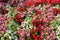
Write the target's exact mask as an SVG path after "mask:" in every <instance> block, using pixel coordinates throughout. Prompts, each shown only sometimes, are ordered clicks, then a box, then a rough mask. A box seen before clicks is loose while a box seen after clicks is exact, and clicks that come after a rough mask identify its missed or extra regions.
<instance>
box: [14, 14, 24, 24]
mask: <svg viewBox="0 0 60 40" xmlns="http://www.w3.org/2000/svg"><path fill="white" fill-rule="evenodd" d="M15 21H16V22H18V23H21V22H23V21H24V20H23V18H22V17H21V15H20V13H18V14H17V17H16V18H15Z"/></svg>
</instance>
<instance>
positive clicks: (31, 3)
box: [25, 0, 34, 7]
mask: <svg viewBox="0 0 60 40" xmlns="http://www.w3.org/2000/svg"><path fill="white" fill-rule="evenodd" d="M25 4H26V5H27V6H28V7H30V6H32V5H33V4H34V2H33V1H32V0H30V1H26V2H25Z"/></svg>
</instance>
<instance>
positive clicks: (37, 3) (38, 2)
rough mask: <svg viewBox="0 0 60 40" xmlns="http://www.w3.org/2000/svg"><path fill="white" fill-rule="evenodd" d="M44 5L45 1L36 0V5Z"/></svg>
mask: <svg viewBox="0 0 60 40" xmlns="http://www.w3.org/2000/svg"><path fill="white" fill-rule="evenodd" d="M42 3H43V0H38V1H37V0H36V1H35V5H39V4H42Z"/></svg>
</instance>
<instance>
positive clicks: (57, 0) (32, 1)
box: [26, 0, 60, 6]
mask: <svg viewBox="0 0 60 40" xmlns="http://www.w3.org/2000/svg"><path fill="white" fill-rule="evenodd" d="M39 4H52V5H53V4H54V5H56V4H60V0H52V1H51V0H38V1H37V0H29V1H26V5H27V6H32V5H39Z"/></svg>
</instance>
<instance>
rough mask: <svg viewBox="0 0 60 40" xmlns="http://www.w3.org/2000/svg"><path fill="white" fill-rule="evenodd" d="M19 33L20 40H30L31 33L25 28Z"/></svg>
mask: <svg viewBox="0 0 60 40" xmlns="http://www.w3.org/2000/svg"><path fill="white" fill-rule="evenodd" d="M17 33H18V36H19V40H25V39H26V40H30V31H27V30H26V29H24V28H20V29H19V30H18V32H17Z"/></svg>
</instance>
